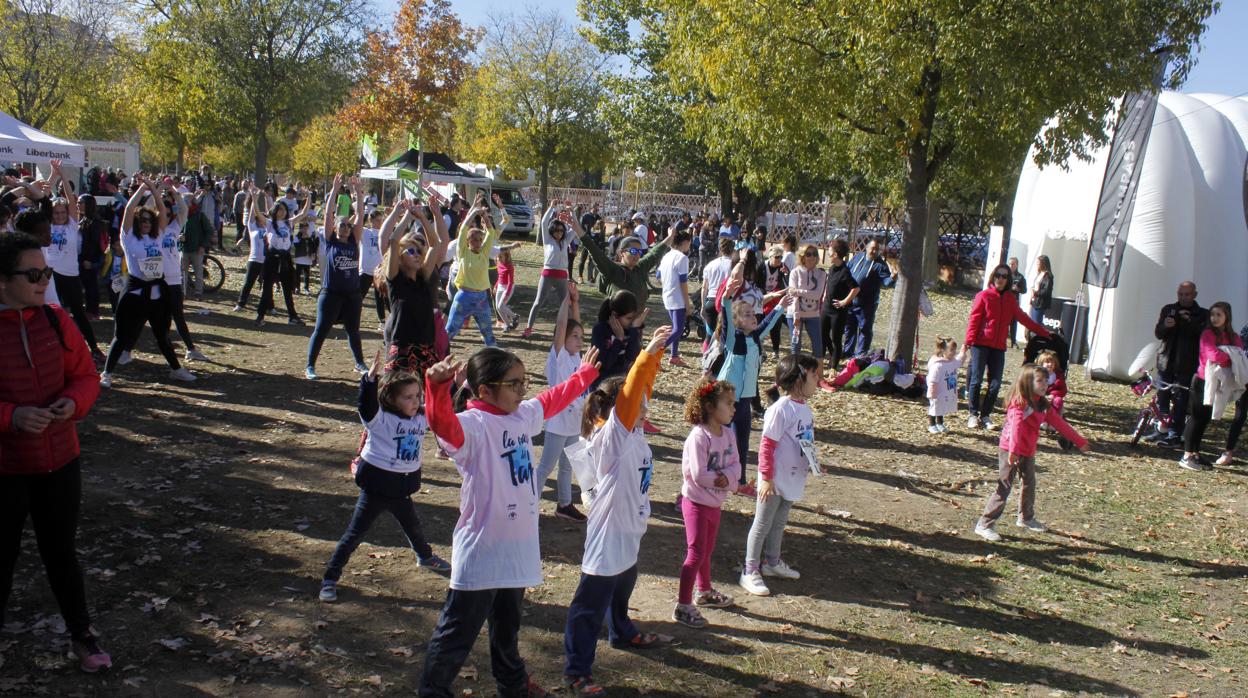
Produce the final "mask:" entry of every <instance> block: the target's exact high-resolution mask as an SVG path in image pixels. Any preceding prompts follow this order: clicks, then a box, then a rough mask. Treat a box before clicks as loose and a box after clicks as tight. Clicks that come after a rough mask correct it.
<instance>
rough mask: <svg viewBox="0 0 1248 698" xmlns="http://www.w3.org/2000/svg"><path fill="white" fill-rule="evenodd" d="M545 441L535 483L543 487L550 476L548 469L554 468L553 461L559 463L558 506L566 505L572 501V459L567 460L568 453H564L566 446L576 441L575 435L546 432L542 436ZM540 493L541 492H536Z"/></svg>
mask: <svg viewBox="0 0 1248 698" xmlns="http://www.w3.org/2000/svg"><path fill="white" fill-rule="evenodd" d="M543 438H544V439H545V443H544V444H543V445H542V462H541V464H539V465H538V466H537V484H538V486H539V487H541V488H543V489H545V487H546V478H548V477H550V471H552V470H554V469H555V463H558V464H559V476H558V484H559V506H561V507H563V506H567V505H569V504H571V503H572V461H569V460H568V454H566V453H564V451H565V450H566V449H567V447H568V446H571V445H572V444H574V443H576V440H577V438H579V437H576V436H560V435H558V434H552V433H550V432H546V435H545V436H544V437H543ZM538 495H539V496H540V495H541V492H540V491H539V492H538Z"/></svg>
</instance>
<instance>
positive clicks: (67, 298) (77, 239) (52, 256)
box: [43, 160, 104, 365]
mask: <svg viewBox="0 0 1248 698" xmlns="http://www.w3.org/2000/svg"><path fill="white" fill-rule="evenodd" d="M51 168H52V175H51V177H50V179H51V184H52V186H53V190H54V191H55V187H56V185H57V180H60V182H59V183H60V187H61V195H60V196H58V197H56V198H55V199H52V239H51V244H50V245H48V246H47V247H45V248H43V256H44V258H45V259H47V261H48V266H49V267H52V283H54V284H56V297H57V300H58V301H60V304H61V307H63V308H65V310H68V311H69V314H70V315H71V316H72V317H73V318H74V325H75V326H77V327H78V331H79V332H81V333H82V337H83V339H85V340H87V346H88V347H90V348H91V355H92V356H93V357H96V360H97V361H102V360H103V358H104V355H103V354H102V353H101V352H100V347H99V346H98V345H97V344H96V340H95V330H94V329H93V328H92V327H91V319H90V318H89V317H87V306H86V299H85V297H84V295H83V288H82V279H81V278H79V277H80V274H79V267H80V262H79V261H78V258H79V254H80V252H81V251H82V236H81V234H80V233H79V232H78V205H77V202H76V200H75V199H74V192H73V191H72V190H71V189H70V187H69V180H68V179H67V178H66V177H65V175H64V174H63V173H62V172H61V161H60V160H53V161H52V162H51ZM92 281H94V279H92ZM97 365H98V364H97Z"/></svg>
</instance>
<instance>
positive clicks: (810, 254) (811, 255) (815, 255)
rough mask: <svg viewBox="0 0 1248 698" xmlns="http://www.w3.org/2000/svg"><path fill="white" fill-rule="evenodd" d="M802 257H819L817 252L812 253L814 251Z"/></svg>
mask: <svg viewBox="0 0 1248 698" xmlns="http://www.w3.org/2000/svg"><path fill="white" fill-rule="evenodd" d="M802 256H803V257H818V256H819V253H818V252H816V251H814V250H811V251H810V252H807V253H806V254H804V255H802Z"/></svg>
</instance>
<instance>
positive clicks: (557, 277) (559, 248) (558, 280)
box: [524, 201, 572, 338]
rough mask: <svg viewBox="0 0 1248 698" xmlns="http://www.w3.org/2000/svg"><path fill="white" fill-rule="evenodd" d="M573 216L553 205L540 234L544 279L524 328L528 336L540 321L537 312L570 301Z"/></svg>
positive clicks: (539, 286)
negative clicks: (549, 303)
mask: <svg viewBox="0 0 1248 698" xmlns="http://www.w3.org/2000/svg"><path fill="white" fill-rule="evenodd" d="M571 219H572V214H571V213H570V212H569V210H568V207H567V206H564V205H562V204H560V203H559V202H557V201H552V202H550V206H549V207H548V208H547V209H546V213H545V214H543V215H542V222H541V224H540V225H539V226H538V233H539V235H540V236H541V241H542V275H541V277H540V278H539V279H538V281H537V295H535V296H533V307H532V308H530V309H529V322H528V324H527V325H525V327H524V336H525V337H526V338H527V337H528V336H529V335H531V334H533V323H534V322H536V321H537V309H538V308H540V307H542V305H543V304H544V303H545V302H546V301H548V300H553V301H554V305H555V307H556V308H560V307H562V306H563V301H564V299H565V298H567V297H568V269H569V264H568V242H569V241H568V223H567V221H569V220H571Z"/></svg>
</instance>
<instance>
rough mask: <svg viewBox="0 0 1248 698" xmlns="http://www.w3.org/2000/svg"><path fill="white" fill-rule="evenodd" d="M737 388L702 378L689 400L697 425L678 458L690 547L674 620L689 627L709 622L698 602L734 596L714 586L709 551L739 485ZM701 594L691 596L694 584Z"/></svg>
mask: <svg viewBox="0 0 1248 698" xmlns="http://www.w3.org/2000/svg"><path fill="white" fill-rule="evenodd" d="M736 405H737V391H736V388H733V387H732V383H729V382H727V381H713V380H710V379H707V378H704V379H702V380H701V381H700V382H699V383H698V384H697V385H695V386H694V387H693V390H692V391H691V392H690V393H689V397H688V398H686V399H685V421H686V422H688V423H689V424H691V425H693V430H692V431H690V432H689V437H688V438H686V439H685V448H684V451H683V452H682V454H681V458H680V470H681V474H682V476H683V483H682V485H681V488H680V512H681V514H682V515H683V516H684V519H685V542H686V543H687V544H688V550H687V552H686V553H685V563H684V564H683V565H682V566H681V568H680V592H679V594H678V596H677V600H676V610H675V611H674V612H673V613H672V620H674V621H676V622H677V623H680V624H681V625H687V626H689V627H691V628H704V627H706V619H705V618H703V617H702V614H701V613H700V612H699V611H698V607H699V606H702V607H704V608H723V607H725V606H731V605H732V597H731V596H728V595H726V594H723V593H721V592H718V591H716V590H715V588H714V587H712V586H711V554H712V553H713V552H714V551H715V538H716V537H717V536H718V535H719V516H720V509H721V507H723V505H724V500H725V499H727V498H728V494H729V493H731V492H733V491H735V490H736V489H737V479H738V478H739V477H740V474H741V458H740V456H739V455H738V454H737V437H736V434H735V433H734V432H733V430H732V429H730V428H728V426H729V425H730V424H732V417H733V415H734V414H736V409H737V407H736ZM695 581H696V582H697V584H698V596H697V598H696V599H695V598H694V596H693V584H694V582H695Z"/></svg>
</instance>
